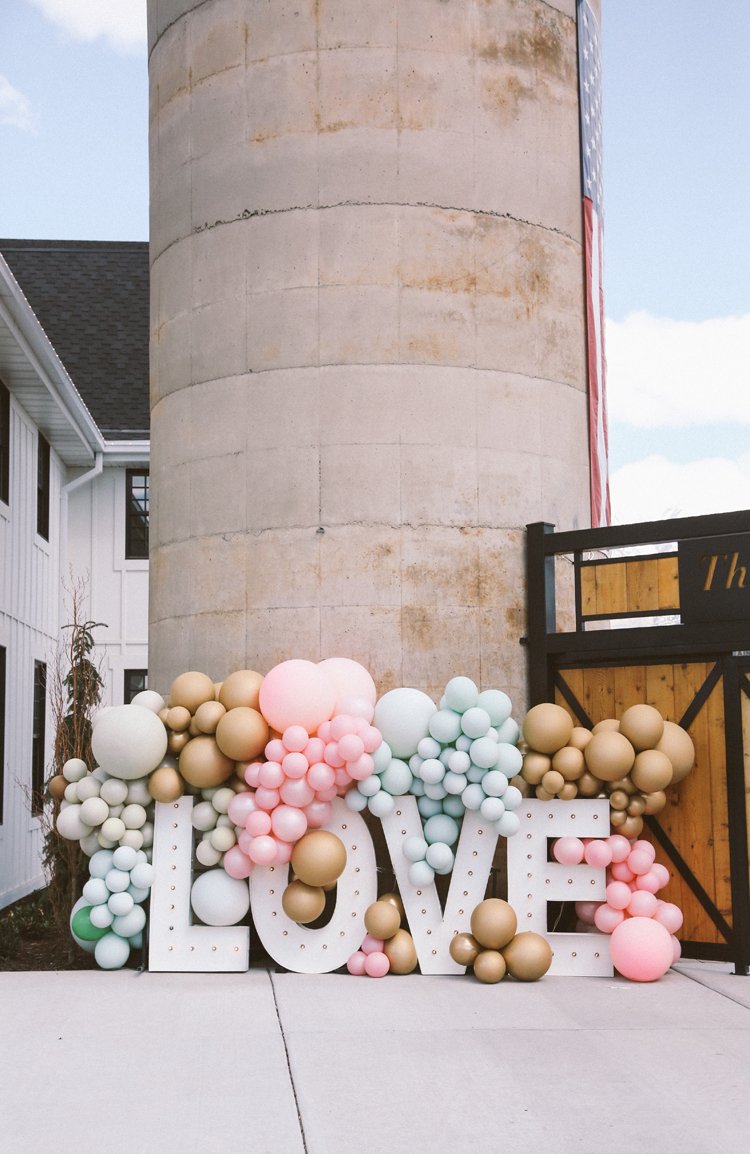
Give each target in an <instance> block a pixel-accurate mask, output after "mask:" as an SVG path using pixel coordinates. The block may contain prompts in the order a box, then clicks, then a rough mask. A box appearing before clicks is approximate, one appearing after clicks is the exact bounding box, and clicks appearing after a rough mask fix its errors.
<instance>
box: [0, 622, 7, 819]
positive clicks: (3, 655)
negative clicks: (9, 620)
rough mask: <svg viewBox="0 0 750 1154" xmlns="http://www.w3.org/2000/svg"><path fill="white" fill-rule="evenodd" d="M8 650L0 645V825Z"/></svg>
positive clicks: (3, 790) (3, 799)
mask: <svg viewBox="0 0 750 1154" xmlns="http://www.w3.org/2000/svg"><path fill="white" fill-rule="evenodd" d="M7 670H8V650H7V648H6V647H5V646H4V645H0V826H2V824H3V820H4V817H5V710H6V686H7Z"/></svg>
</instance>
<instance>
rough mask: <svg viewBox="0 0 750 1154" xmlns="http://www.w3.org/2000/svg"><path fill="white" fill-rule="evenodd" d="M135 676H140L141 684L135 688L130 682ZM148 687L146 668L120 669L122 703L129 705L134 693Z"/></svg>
mask: <svg viewBox="0 0 750 1154" xmlns="http://www.w3.org/2000/svg"><path fill="white" fill-rule="evenodd" d="M135 678H142V679H143V685H141V686H139V687H138V688H136V687H135V686H134V685H132V684H130V682H131V681H132V680H135ZM144 689H148V669H123V671H122V700H123V704H124V705H130V703H131V701H132V700H133V698H134V697H135V695H136V693H142V692H143V690H144Z"/></svg>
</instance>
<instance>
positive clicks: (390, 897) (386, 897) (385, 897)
mask: <svg viewBox="0 0 750 1154" xmlns="http://www.w3.org/2000/svg"><path fill="white" fill-rule="evenodd" d="M378 901H379V902H390V903H391V905H392V906H395V907H396V909H397V910H398V916H399V918H400V920H401V921H403V919H404V918H405V917H406V911H405V910H404V903H403V902H402V901H401V895H400V894H396V893H389V894H381V895H380V897H379V898H378Z"/></svg>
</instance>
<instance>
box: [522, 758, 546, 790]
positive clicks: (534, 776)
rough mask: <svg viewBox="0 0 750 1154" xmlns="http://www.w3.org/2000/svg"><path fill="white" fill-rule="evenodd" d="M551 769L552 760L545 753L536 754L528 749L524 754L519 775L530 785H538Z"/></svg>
mask: <svg viewBox="0 0 750 1154" xmlns="http://www.w3.org/2000/svg"><path fill="white" fill-rule="evenodd" d="M551 769H552V758H551V757H548V756H547V754H546V753H537V751H536V750H535V749H530V750H529V752H528V753H526V754H524V758H523V769H522V770H521V773H522V774H523V776H524V779H525V780H526V781H528V783H529V784H530V785H539V783H540V781H541V780H542V778H543V777H544V775H545V773H549V771H550V770H551Z"/></svg>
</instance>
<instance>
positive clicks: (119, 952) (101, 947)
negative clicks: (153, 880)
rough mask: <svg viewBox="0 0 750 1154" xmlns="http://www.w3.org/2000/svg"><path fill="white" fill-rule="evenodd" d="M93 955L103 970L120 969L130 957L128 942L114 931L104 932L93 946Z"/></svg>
mask: <svg viewBox="0 0 750 1154" xmlns="http://www.w3.org/2000/svg"><path fill="white" fill-rule="evenodd" d="M138 908H139V909H140V906H139V907H138ZM116 920H117V919H115V921H116ZM112 924H113V925H114V922H113V923H112ZM94 957H95V958H96V962H97V965H99V966H101V968H102V969H103V970H120V969H122V967H123V966H124V965H125V963H126V962H127V960H128V958H129V957H130V942H129V941H128V940H127V938H121V937H120V936H119V934H116V933H109V934H105V935H104V937H103V938H99V941H98V942H97V943H96V945H95V947H94Z"/></svg>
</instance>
